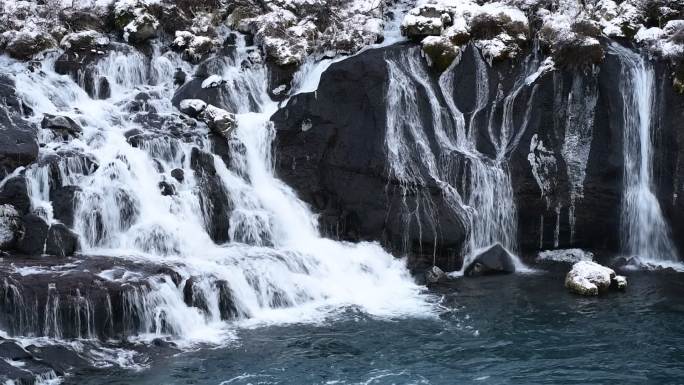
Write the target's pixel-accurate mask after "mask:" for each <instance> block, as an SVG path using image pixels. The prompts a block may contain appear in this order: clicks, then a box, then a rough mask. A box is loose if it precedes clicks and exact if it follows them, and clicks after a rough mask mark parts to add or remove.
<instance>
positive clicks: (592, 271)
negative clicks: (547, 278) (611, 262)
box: [565, 261, 627, 295]
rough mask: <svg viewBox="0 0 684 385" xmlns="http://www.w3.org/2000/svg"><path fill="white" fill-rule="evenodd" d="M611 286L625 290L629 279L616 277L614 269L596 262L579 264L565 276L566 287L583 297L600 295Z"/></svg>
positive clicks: (581, 262)
mask: <svg viewBox="0 0 684 385" xmlns="http://www.w3.org/2000/svg"><path fill="white" fill-rule="evenodd" d="M611 286H612V287H615V288H618V289H620V290H624V289H625V288H626V287H627V278H625V277H623V276H616V275H615V271H613V269H611V268H609V267H605V266H603V265H599V264H598V263H596V262H591V261H580V262H577V263H575V264H574V265H573V266H572V269H571V270H570V271H569V272H568V274H567V275H566V276H565V287H567V288H568V289H569V290H570V291H572V292H573V293H577V294H581V295H598V294H599V293H600V292H603V291H606V290H608V289H609V288H610V287H611Z"/></svg>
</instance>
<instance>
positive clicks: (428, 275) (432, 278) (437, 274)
mask: <svg viewBox="0 0 684 385" xmlns="http://www.w3.org/2000/svg"><path fill="white" fill-rule="evenodd" d="M446 278H447V276H446V273H445V272H444V271H443V270H442V269H440V268H439V267H437V266H432V267H431V268H429V269H427V270H425V282H426V283H427V284H428V285H432V284H435V283H439V282H442V281H444V280H445V279H446Z"/></svg>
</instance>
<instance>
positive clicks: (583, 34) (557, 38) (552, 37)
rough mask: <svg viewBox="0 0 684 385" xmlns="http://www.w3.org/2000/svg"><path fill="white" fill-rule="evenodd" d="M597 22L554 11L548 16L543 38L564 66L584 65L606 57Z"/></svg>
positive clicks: (540, 31) (555, 57)
mask: <svg viewBox="0 0 684 385" xmlns="http://www.w3.org/2000/svg"><path fill="white" fill-rule="evenodd" d="M600 34H601V29H600V26H599V25H598V23H597V22H595V21H593V20H590V19H588V18H586V17H583V16H577V17H574V18H573V17H571V16H570V15H566V14H553V15H548V16H546V17H544V23H543V25H542V27H541V29H540V30H539V40H540V42H541V43H542V44H543V45H544V46H545V47H546V48H547V49H548V50H549V51H550V53H551V55H552V57H553V59H554V62H555V63H556V65H557V66H560V67H582V66H587V65H591V64H598V63H600V62H602V61H603V58H604V57H605V51H604V49H603V47H602V46H601V43H600V42H599V40H598V37H599V36H600Z"/></svg>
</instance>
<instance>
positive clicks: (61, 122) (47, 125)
mask: <svg viewBox="0 0 684 385" xmlns="http://www.w3.org/2000/svg"><path fill="white" fill-rule="evenodd" d="M40 126H41V127H42V128H44V129H48V130H52V131H54V132H55V133H56V134H58V135H59V136H61V137H62V138H63V139H64V140H67V139H68V137H69V135H71V136H72V137H77V136H79V135H81V132H82V131H83V129H82V128H81V126H80V125H79V124H78V123H76V122H75V121H74V120H73V119H71V118H70V117H68V116H61V115H51V114H45V116H43V121H42V122H41V123H40Z"/></svg>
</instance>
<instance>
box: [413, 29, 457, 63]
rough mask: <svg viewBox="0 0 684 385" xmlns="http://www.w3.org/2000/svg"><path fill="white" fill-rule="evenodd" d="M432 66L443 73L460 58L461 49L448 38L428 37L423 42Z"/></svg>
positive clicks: (422, 44) (424, 50)
mask: <svg viewBox="0 0 684 385" xmlns="http://www.w3.org/2000/svg"><path fill="white" fill-rule="evenodd" d="M421 46H422V48H423V52H424V53H425V55H427V57H428V62H429V64H430V66H432V67H434V68H436V69H437V70H438V71H443V70H445V69H446V68H447V67H449V65H450V64H451V63H452V62H453V61H454V59H456V57H458V55H459V53H460V52H461V49H460V48H459V47H458V46H456V45H455V44H454V43H452V42H451V40H450V39H449V38H447V37H446V36H428V37H426V38H424V39H423V41H422V42H421Z"/></svg>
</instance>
